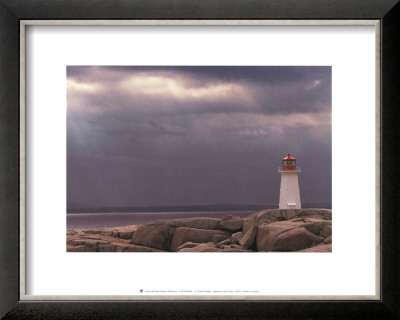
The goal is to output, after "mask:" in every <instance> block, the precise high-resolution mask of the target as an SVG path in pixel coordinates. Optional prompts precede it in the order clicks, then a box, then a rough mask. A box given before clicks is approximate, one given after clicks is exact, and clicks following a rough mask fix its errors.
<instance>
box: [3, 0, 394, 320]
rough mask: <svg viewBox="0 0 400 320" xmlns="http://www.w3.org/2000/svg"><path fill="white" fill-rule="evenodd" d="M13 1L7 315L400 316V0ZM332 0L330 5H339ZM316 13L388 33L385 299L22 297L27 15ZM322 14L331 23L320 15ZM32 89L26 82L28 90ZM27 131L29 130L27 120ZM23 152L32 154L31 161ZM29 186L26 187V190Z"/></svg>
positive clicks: (7, 101) (7, 7)
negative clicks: (23, 36) (369, 23)
mask: <svg viewBox="0 0 400 320" xmlns="http://www.w3.org/2000/svg"><path fill="white" fill-rule="evenodd" d="M332 3H333V2H326V1H323V0H322V1H321V0H311V1H310V0H308V1H292V0H287V1H272V0H270V1H269V0H264V1H262V0H255V1H253V0H249V1H246V2H244V1H240V0H239V1H236V0H232V1H224V0H223V1H218V2H217V1H208V0H206V1H199V0H188V1H175V0H172V1H168V2H167V1H159V0H156V1H154V0H149V1H125V0H121V1H103V0H99V1H96V2H93V1H85V0H83V1H80V2H73V1H64V0H56V1H52V2H49V1H45V0H36V1H15V0H14V1H12V0H0V112H1V113H0V130H1V131H0V155H1V156H0V173H1V175H0V197H1V198H0V199H1V203H0V243H1V247H0V271H1V272H0V274H1V278H0V296H1V299H0V301H1V302H0V316H2V315H3V314H5V313H6V312H7V311H9V312H8V314H7V316H6V317H5V319H29V318H49V319H50V318H51V319H66V318H71V319H72V318H73V319H79V318H82V319H85V318H87V319H93V318H96V319H110V318H113V319H122V318H126V317H127V316H129V317H140V318H169V317H174V318H187V317H195V318H212V317H218V318H233V317H234V318H266V317H273V318H279V319H290V318H293V317H296V318H298V319H299V318H300V319H301V318H308V319H310V318H315V319H317V318H345V319H351V318H355V317H357V318H364V319H395V318H398V316H399V309H398V308H399V307H398V306H397V302H398V297H399V289H398V288H399V286H398V278H399V277H398V276H399V268H398V267H399V265H398V244H399V243H398V241H397V242H396V241H395V239H397V238H398V237H396V235H397V226H398V220H399V218H398V214H397V211H398V204H397V202H396V201H397V199H396V198H397V196H398V190H399V189H398V187H399V186H398V181H396V179H395V177H396V176H397V175H398V174H399V169H398V168H397V167H396V166H395V164H394V162H393V161H391V160H392V159H398V158H399V157H398V156H399V154H398V153H399V147H398V146H399V141H398V134H397V132H398V129H397V123H398V117H399V116H398V113H397V112H396V107H397V104H398V103H399V101H400V98H399V96H400V94H399V93H398V92H396V91H398V90H396V89H397V88H396V87H398V86H399V85H400V79H399V78H400V70H399V69H400V67H399V58H398V56H397V53H398V52H400V51H399V42H400V40H399V39H398V38H399V37H398V34H400V25H399V21H400V19H399V18H400V7H399V4H398V1H397V0H396V1H386V0H383V1H382V0H373V1H369V0H366V1H358V0H357V1H355V0H346V1H342V0H337V1H334V4H332ZM329 4H330V5H329ZM54 19H65V20H70V22H69V23H72V24H74V23H76V22H78V21H77V20H78V19H82V20H103V19H105V20H108V21H109V20H113V22H114V23H115V22H118V21H117V20H119V19H146V20H147V19H149V20H154V19H156V20H157V21H159V22H160V21H162V22H163V23H164V22H166V21H165V19H178V20H182V19H197V20H203V21H202V23H206V20H209V19H229V20H232V19H233V20H235V19H242V20H250V21H251V20H256V19H275V20H279V19H289V20H297V23H299V24H301V23H302V20H306V21H309V20H310V19H317V20H330V22H331V23H332V24H333V25H334V24H335V23H337V20H340V19H345V20H348V22H350V20H356V21H360V20H379V21H380V26H381V28H380V34H381V37H380V38H381V49H380V56H381V62H380V65H381V78H380V92H381V96H380V97H381V109H380V114H381V118H380V125H381V137H380V138H381V139H380V141H381V144H380V148H381V152H380V157H379V160H380V163H381V186H380V195H381V202H380V208H379V209H380V211H381V234H380V236H381V237H380V238H381V244H382V250H381V267H382V268H381V293H382V296H381V299H380V300H379V301H312V302H310V301H266V302H255V301H241V302H238V301H234V302H231V301H212V302H202V301H191V302H188V301H186V302H182V301H179V302H177V301H176V302H165V301H160V302H154V301H153V302H147V301H146V302H115V301H114V302H113V301H108V302H104V301H103V302H101V303H100V302H22V301H21V300H20V298H19V295H20V293H19V288H20V287H19V285H20V284H19V262H18V259H19V254H20V253H19V251H20V248H19V221H18V212H19V207H20V205H19V200H20V199H19V198H20V195H21V193H20V188H22V187H23V185H22V184H20V183H19V177H20V174H22V173H23V170H24V168H20V165H19V158H20V153H19V138H20V125H19V121H20V119H21V117H22V116H23V115H22V114H20V113H19V102H20V101H19V99H20V98H19V89H20V88H19V84H20V79H19V50H20V46H19V23H20V21H21V20H35V21H38V20H41V22H39V23H50V21H47V22H46V20H54ZM319 22H321V21H319ZM22 89H23V88H22V87H21V91H22V92H23V90H22ZM22 129H23V128H22ZM21 160H23V159H21ZM22 194H23V193H22Z"/></svg>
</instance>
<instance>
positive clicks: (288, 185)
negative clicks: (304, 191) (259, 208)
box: [278, 153, 301, 209]
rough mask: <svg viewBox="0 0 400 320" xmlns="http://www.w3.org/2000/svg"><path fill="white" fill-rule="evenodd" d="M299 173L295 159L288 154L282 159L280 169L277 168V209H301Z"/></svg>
mask: <svg viewBox="0 0 400 320" xmlns="http://www.w3.org/2000/svg"><path fill="white" fill-rule="evenodd" d="M300 171H301V170H300V168H299V167H297V166H296V158H294V157H292V156H291V155H290V153H288V155H287V156H286V157H285V158H283V159H282V167H280V168H278V172H279V173H280V174H281V189H280V197H279V209H301V202H300V189H299V179H298V177H299V173H300Z"/></svg>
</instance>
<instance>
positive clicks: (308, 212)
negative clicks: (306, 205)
mask: <svg viewBox="0 0 400 320" xmlns="http://www.w3.org/2000/svg"><path fill="white" fill-rule="evenodd" d="M297 216H298V217H311V216H317V217H322V218H325V219H327V220H332V210H331V209H319V208H316V209H303V210H300V211H299V213H298V214H297Z"/></svg>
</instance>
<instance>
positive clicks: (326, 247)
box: [299, 244, 332, 252]
mask: <svg viewBox="0 0 400 320" xmlns="http://www.w3.org/2000/svg"><path fill="white" fill-rule="evenodd" d="M299 252H332V244H319V245H316V246H314V247H311V248H307V249H303V250H300V251H299Z"/></svg>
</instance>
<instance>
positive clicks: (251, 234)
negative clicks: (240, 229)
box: [239, 226, 257, 249]
mask: <svg viewBox="0 0 400 320" xmlns="http://www.w3.org/2000/svg"><path fill="white" fill-rule="evenodd" d="M256 236H257V227H256V226H253V227H252V228H251V229H249V230H247V232H246V233H245V234H244V235H243V237H242V238H241V239H240V240H239V244H240V245H241V246H242V247H243V248H244V249H248V248H250V247H251V246H252V245H253V243H254V240H255V239H256Z"/></svg>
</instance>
